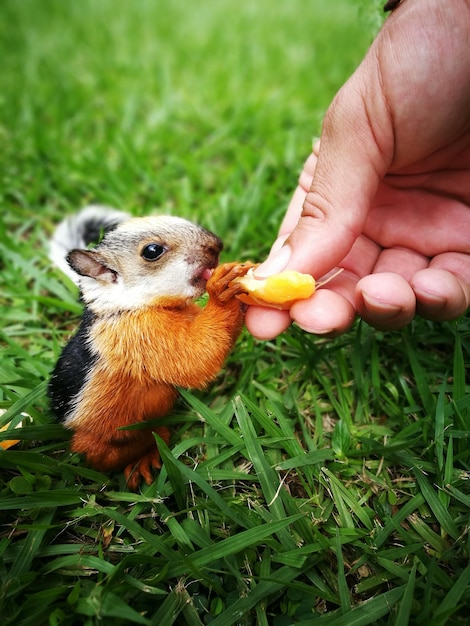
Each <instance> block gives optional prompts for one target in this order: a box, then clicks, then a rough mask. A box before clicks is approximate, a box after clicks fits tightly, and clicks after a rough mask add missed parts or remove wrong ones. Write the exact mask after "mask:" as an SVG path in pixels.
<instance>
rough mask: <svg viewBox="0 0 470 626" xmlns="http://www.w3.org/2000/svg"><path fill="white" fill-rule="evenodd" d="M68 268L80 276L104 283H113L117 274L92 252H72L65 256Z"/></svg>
mask: <svg viewBox="0 0 470 626" xmlns="http://www.w3.org/2000/svg"><path fill="white" fill-rule="evenodd" d="M67 262H68V264H69V265H70V267H71V268H72V269H73V270H74V271H75V272H77V274H80V276H89V277H90V278H94V279H95V280H99V281H103V282H105V283H115V282H116V280H117V272H115V271H114V270H112V269H111V268H109V267H108V266H107V265H106V264H105V263H104V261H103V259H102V258H101V257H100V255H99V254H98V253H97V252H93V250H72V251H71V252H70V253H69V255H68V256H67Z"/></svg>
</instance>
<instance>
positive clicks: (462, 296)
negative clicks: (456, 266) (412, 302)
mask: <svg viewBox="0 0 470 626" xmlns="http://www.w3.org/2000/svg"><path fill="white" fill-rule="evenodd" d="M411 285H412V287H413V290H414V292H415V294H416V300H417V311H418V313H419V314H420V315H421V316H422V317H424V318H426V319H429V320H433V321H438V322H443V321H449V320H454V319H456V318H457V317H459V316H460V315H462V314H463V313H465V311H466V310H467V308H468V306H469V300H470V287H469V286H468V285H467V284H465V285H463V284H462V282H461V281H460V280H459V279H458V278H457V277H456V276H454V275H453V274H452V273H451V272H448V271H447V270H444V269H439V268H426V269H423V270H420V271H419V272H416V274H415V275H414V276H413V278H412V281H411ZM467 292H469V293H468V294H467Z"/></svg>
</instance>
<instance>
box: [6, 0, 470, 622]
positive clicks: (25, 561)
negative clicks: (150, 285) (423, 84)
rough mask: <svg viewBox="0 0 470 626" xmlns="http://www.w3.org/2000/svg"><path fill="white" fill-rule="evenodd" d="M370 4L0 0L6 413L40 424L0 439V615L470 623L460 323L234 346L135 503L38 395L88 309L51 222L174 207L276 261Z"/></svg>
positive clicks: (467, 427) (183, 406)
mask: <svg viewBox="0 0 470 626" xmlns="http://www.w3.org/2000/svg"><path fill="white" fill-rule="evenodd" d="M380 4H381V2H375V3H372V2H362V3H361V5H360V7H359V9H358V7H357V6H356V3H355V2H354V0H337V1H336V2H334V3H333V2H332V3H325V2H322V1H320V0H316V1H315V0H312V1H310V2H305V1H304V0H289V2H278V3H273V2H272V1H268V0H258V1H257V2H236V1H235V0H220V1H217V2H215V1H212V2H210V1H209V0H205V1H203V2H201V3H187V2H184V1H183V0H161V1H158V2H157V1H156V0H155V1H154V2H151V1H150V0H140V1H139V2H125V1H124V0H114V1H111V0H100V1H99V2H97V1H95V2H93V1H92V0H83V1H81V2H74V3H72V2H63V1H60V0H42V1H39V0H36V1H34V0H22V1H21V2H19V1H17V0H3V1H2V3H1V6H0V18H1V19H0V52H1V58H2V71H1V73H0V137H1V142H2V151H1V155H0V168H1V188H0V193H1V198H2V222H1V230H0V249H1V251H2V261H1V273H0V298H1V299H0V332H1V335H2V351H1V354H0V383H1V392H0V394H1V395H0V408H4V409H7V412H6V413H5V414H4V415H2V416H1V417H0V424H1V423H6V422H9V421H11V422H12V425H15V424H16V423H17V422H18V421H20V420H21V419H22V415H21V414H22V412H26V413H27V414H29V415H30V416H31V421H30V422H28V424H26V425H25V427H24V428H23V429H22V430H21V433H20V434H18V437H21V443H20V444H18V445H17V446H14V447H12V448H10V449H9V450H7V451H1V450H0V467H1V473H0V581H1V584H0V615H1V621H2V625H3V624H4V625H5V626H6V625H10V624H12V625H13V624H14V625H25V626H26V625H29V624H31V625H34V626H37V625H38V624H39V625H43V624H44V625H46V624H50V625H51V626H59V625H60V624H77V625H78V624H85V625H87V626H88V625H95V624H96V625H98V624H113V625H115V626H118V625H121V624H123V625H124V624H126V625H127V624H145V625H148V626H151V625H153V624H156V625H165V626H166V625H167V624H168V625H169V624H178V625H179V624H188V625H190V626H192V625H194V626H196V625H201V624H208V623H211V624H212V625H213V626H228V625H231V624H237V625H238V624H239V625H248V624H259V625H260V626H264V625H268V624H269V625H273V626H285V625H289V624H300V625H305V626H307V625H310V624H316V623H318V624H319V625H320V626H328V625H334V626H351V625H353V626H362V625H366V624H373V625H379V626H381V625H386V624H387V625H392V624H393V625H395V624H396V625H399V626H402V625H406V624H416V625H425V626H430V625H431V626H441V625H444V624H462V625H463V624H468V614H469V611H470V566H469V535H468V528H469V512H470V490H469V485H470V482H469V479H470V467H469V465H470V451H469V450H470V449H469V445H468V439H469V432H470V393H469V386H468V383H467V380H466V368H468V366H469V363H470V322H469V318H468V316H467V317H463V318H462V319H460V320H459V321H458V322H456V323H449V324H442V325H439V324H432V323H428V322H425V321H423V320H417V321H416V322H414V323H413V324H412V325H411V326H410V327H409V328H408V329H406V330H404V331H401V332H395V333H382V332H377V331H374V330H373V329H371V328H369V327H368V326H366V325H364V324H360V323H357V324H356V326H355V327H354V328H353V330H352V331H350V332H349V333H348V334H346V335H345V336H343V337H341V338H339V339H337V340H334V341H325V340H324V339H317V338H315V337H311V336H308V335H306V334H305V333H302V332H300V331H299V330H298V329H296V328H291V329H290V330H289V331H288V332H286V333H285V334H284V335H283V336H282V337H279V338H278V339H277V340H275V341H272V342H267V343H262V342H257V341H255V340H254V339H253V338H251V337H250V336H249V335H248V334H247V333H244V334H243V335H242V337H241V338H240V340H239V342H238V344H237V346H236V348H235V349H234V351H233V353H232V354H231V356H230V358H229V359H228V362H227V364H226V367H225V368H224V370H223V372H222V373H221V374H220V376H219V377H218V379H217V381H216V382H215V383H214V385H213V386H212V387H211V389H209V390H208V391H207V392H204V393H192V392H189V391H185V390H182V392H181V401H180V402H179V403H178V405H177V408H176V410H175V412H174V413H173V414H172V415H171V416H170V417H169V418H168V419H167V420H166V422H167V423H169V424H170V425H171V426H172V427H173V436H172V439H171V441H170V445H169V446H168V447H167V446H166V445H165V444H164V443H163V442H162V441H159V442H158V445H159V447H160V451H161V454H162V458H163V460H164V466H163V469H162V471H161V472H160V473H159V474H158V475H157V476H156V478H155V482H154V483H153V484H152V485H151V486H150V487H144V488H142V490H141V492H140V493H137V494H135V493H129V492H127V491H126V490H125V483H124V479H123V476H122V475H117V476H112V477H109V476H104V475H102V474H100V473H98V472H96V471H95V470H92V469H90V468H88V467H86V466H85V465H84V464H83V462H82V461H81V460H80V459H79V458H78V457H77V456H76V455H72V454H71V453H70V451H69V448H68V439H69V433H67V432H66V431H64V430H63V429H62V427H61V426H60V425H58V424H56V423H54V421H53V420H52V419H51V417H50V415H49V412H48V407H47V400H46V397H45V389H46V384H47V379H48V375H49V372H50V371H51V369H52V367H53V365H54V362H55V360H56V358H57V356H58V354H59V351H60V348H61V346H62V345H63V344H64V342H65V341H66V339H67V337H68V336H69V335H70V333H71V332H72V330H73V329H74V328H75V327H76V325H77V322H78V319H79V315H80V306H79V304H78V302H77V293H76V291H75V289H74V288H73V286H72V285H71V284H69V283H68V282H67V281H66V280H65V279H64V278H63V277H62V276H61V275H60V274H59V273H58V272H56V271H54V270H53V269H52V268H50V266H49V263H48V260H47V252H46V250H47V239H48V237H49V236H50V234H51V232H52V229H53V227H54V224H55V223H57V221H58V220H59V219H61V217H63V215H64V214H66V213H70V212H72V211H74V210H76V209H77V208H79V207H80V206H83V205H85V204H87V203H89V202H92V201H93V202H101V203H108V204H111V205H115V206H117V207H119V208H122V209H124V210H129V211H132V212H133V213H135V214H136V215H142V214H148V213H151V212H155V211H156V210H159V211H163V212H171V213H173V214H177V215H183V216H185V217H189V218H191V219H194V220H196V221H199V222H200V223H202V224H203V225H205V226H207V227H208V228H211V229H213V230H214V231H216V232H217V233H218V234H219V235H220V236H221V237H222V238H223V239H224V241H225V244H226V247H225V251H224V260H233V259H246V258H252V259H254V260H258V259H262V258H263V255H264V254H265V253H266V251H267V248H268V247H269V244H270V241H271V240H272V239H273V238H274V236H275V233H276V229H277V227H278V224H279V222H280V220H281V218H282V215H283V212H284V210H285V207H286V205H287V202H288V200H289V197H290V194H291V193H292V191H293V189H294V187H295V184H296V178H297V173H298V171H299V170H300V168H301V165H302V162H303V159H304V158H305V156H306V155H307V154H308V151H309V149H310V145H311V141H312V137H313V136H314V135H317V134H318V132H319V127H320V122H321V118H322V115H323V113H324V111H325V109H326V107H327V106H328V103H329V101H330V100H331V98H332V96H333V95H334V93H335V91H336V89H337V88H338V87H339V86H340V85H341V84H342V82H343V81H344V80H345V79H346V78H347V76H348V75H349V74H350V73H351V72H352V71H353V69H354V67H355V66H356V65H357V63H358V62H359V61H360V59H361V57H362V55H363V53H364V51H365V50H366V48H367V46H368V44H369V42H370V39H371V36H372V33H373V29H374V28H375V27H376V25H377V23H378V22H379V20H380V14H379V11H378V9H377V7H379V6H380ZM17 433H18V431H16V432H15V437H16V435H17ZM0 437H1V438H11V435H10V434H7V433H5V434H3V433H2V434H1V435H0Z"/></svg>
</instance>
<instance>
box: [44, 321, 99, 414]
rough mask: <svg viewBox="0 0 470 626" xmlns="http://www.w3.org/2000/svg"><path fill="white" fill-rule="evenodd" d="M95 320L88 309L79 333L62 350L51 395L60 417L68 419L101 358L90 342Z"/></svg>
mask: <svg viewBox="0 0 470 626" xmlns="http://www.w3.org/2000/svg"><path fill="white" fill-rule="evenodd" d="M94 319H95V315H94V313H92V312H91V311H89V310H88V309H85V312H84V314H83V317H82V320H81V322H80V326H79V328H78V331H77V333H76V334H75V335H74V336H73V337H72V339H70V341H69V342H68V344H67V345H66V346H65V348H64V349H63V350H62V354H61V355H60V357H59V360H58V361H57V363H56V366H55V368H54V371H53V372H52V376H51V379H50V381H49V387H48V394H49V398H50V405H51V409H52V411H53V413H54V414H55V416H56V417H57V418H58V419H60V420H64V419H65V417H66V416H67V414H68V413H69V412H70V410H71V409H72V408H73V400H74V398H75V396H76V395H77V394H78V393H79V392H80V390H81V388H82V387H83V385H84V384H85V381H86V377H87V374H88V372H90V371H91V369H92V367H93V365H94V363H95V361H96V358H97V357H96V355H94V354H93V353H92V352H91V350H90V348H89V345H88V334H89V330H90V328H91V326H92V324H93V321H94Z"/></svg>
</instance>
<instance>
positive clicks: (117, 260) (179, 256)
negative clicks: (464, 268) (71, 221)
mask: <svg viewBox="0 0 470 626" xmlns="http://www.w3.org/2000/svg"><path fill="white" fill-rule="evenodd" d="M221 250H222V241H221V240H220V239H219V238H218V237H217V236H216V235H214V234H213V233H211V232H209V231H208V230H205V229H204V228H201V227H200V226H197V225H196V224H193V223H192V222H189V221H188V220H185V219H182V218H179V217H170V216H156V217H140V218H133V219H129V220H126V221H124V222H122V223H121V224H119V225H118V226H117V228H115V229H114V230H112V231H110V232H108V233H106V235H105V236H104V238H103V240H102V241H101V242H100V243H99V244H98V245H97V246H96V248H94V249H93V250H77V249H76V250H72V251H71V252H70V253H69V255H68V257H67V261H68V263H69V264H70V266H71V268H72V269H73V270H74V271H75V272H77V274H79V275H80V277H81V278H80V288H81V291H82V297H83V300H84V301H85V303H86V304H87V305H88V306H89V307H90V308H91V309H92V310H94V311H95V312H96V313H103V312H115V311H119V310H121V311H122V310H133V309H138V308H140V307H142V306H147V305H153V304H157V305H161V306H179V305H182V304H185V303H186V302H188V301H190V300H194V299H195V298H197V297H199V296H200V295H202V294H203V293H204V291H205V288H206V282H207V279H208V278H209V277H210V274H211V270H213V269H214V268H215V267H216V266H217V264H218V261H219V253H220V251H221Z"/></svg>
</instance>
